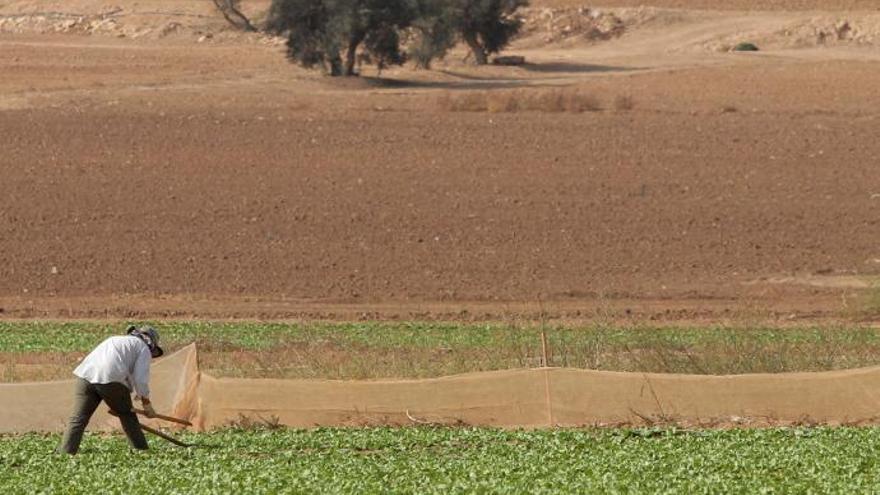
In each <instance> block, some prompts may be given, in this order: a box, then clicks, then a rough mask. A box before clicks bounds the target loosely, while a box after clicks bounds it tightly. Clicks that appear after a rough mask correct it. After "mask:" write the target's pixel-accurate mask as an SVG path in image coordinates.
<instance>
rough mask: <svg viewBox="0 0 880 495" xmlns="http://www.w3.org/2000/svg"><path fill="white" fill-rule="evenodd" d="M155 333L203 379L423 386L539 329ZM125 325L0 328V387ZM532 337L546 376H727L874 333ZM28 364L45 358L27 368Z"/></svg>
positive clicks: (645, 332)
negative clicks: (567, 370)
mask: <svg viewBox="0 0 880 495" xmlns="http://www.w3.org/2000/svg"><path fill="white" fill-rule="evenodd" d="M155 325H156V326H157V327H158V328H159V329H160V331H161V333H162V338H163V343H164V344H165V347H166V349H168V350H174V349H176V348H179V347H181V346H183V345H186V344H188V343H190V342H198V343H199V346H200V349H201V353H202V366H203V368H204V369H206V370H208V371H209V372H211V373H214V374H219V375H227V376H252V377H279V378H339V379H349V378H354V379H363V378H383V377H428V376H442V375H449V374H455V373H463V372H469V371H484V370H495V369H510V368H522V367H531V366H538V365H540V364H541V361H540V359H541V352H542V351H541V338H540V333H541V330H542V328H539V327H536V326H523V325H517V324H506V323H494V324H466V323H436V322H424V323H421V322H410V323H379V322H367V323H260V322H235V323H229V322H191V321H190V322H160V323H155ZM125 326H126V322H117V323H106V322H105V323H96V322H69V323H65V322H0V381H21V380H34V379H55V378H57V377H59V376H66V375H67V374H68V373H69V370H68V369H67V368H68V367H70V366H71V365H73V364H75V363H76V361H77V360H78V359H79V358H81V357H82V355H83V354H84V353H85V352H87V351H89V350H90V349H91V348H92V347H93V346H94V345H96V344H97V343H98V342H100V341H101V340H102V339H104V338H106V337H107V336H109V335H113V334H118V333H120V332H121V331H122V330H123V329H124V328H125ZM543 330H545V331H546V333H547V338H548V343H549V364H550V365H552V366H566V367H575V368H586V369H599V370H614V371H638V372H661V373H693V374H737V373H758V372H767V373H776V372H786V371H823V370H833V369H846V368H856V367H862V366H870V365H876V364H878V363H880V328H872V327H869V326H809V327H794V328H773V327H766V326H761V327H745V326H733V327H731V326H708V327H700V328H695V327H653V326H645V325H636V326H613V325H598V324H596V325H590V326H581V327H553V326H546V327H543ZM39 353H45V354H46V355H45V356H42V357H40V356H36V357H35V354H39ZM43 365H51V366H54V368H45V366H44V368H45V369H44V368H41V367H40V366H43ZM46 370H48V371H46ZM40 373H43V374H42V375H41V374H40Z"/></svg>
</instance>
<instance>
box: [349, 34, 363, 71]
mask: <svg viewBox="0 0 880 495" xmlns="http://www.w3.org/2000/svg"><path fill="white" fill-rule="evenodd" d="M365 37H366V34H365V33H362V32H355V33H352V34H351V37H350V38H349V39H348V50H347V51H346V52H345V75H346V76H354V75H357V74H356V73H355V71H354V67H355V65H356V64H357V49H358V47H359V46H361V42H363V41H364V38H365Z"/></svg>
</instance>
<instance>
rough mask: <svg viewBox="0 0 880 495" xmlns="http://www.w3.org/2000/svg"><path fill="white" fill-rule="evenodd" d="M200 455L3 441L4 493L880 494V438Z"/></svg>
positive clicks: (542, 436)
mask: <svg viewBox="0 0 880 495" xmlns="http://www.w3.org/2000/svg"><path fill="white" fill-rule="evenodd" d="M182 437H183V438H185V439H186V440H187V441H188V442H191V443H196V444H198V445H200V447H196V448H193V449H188V450H182V449H178V448H176V447H172V446H170V445H168V444H165V443H161V442H158V441H153V442H152V444H151V448H152V450H151V451H148V452H146V453H134V452H130V451H129V449H128V447H127V444H126V442H125V439H124V437H121V436H98V435H88V436H87V437H86V439H85V442H84V444H83V449H82V450H81V453H80V455H79V456H76V457H67V456H62V455H57V454H53V453H52V449H53V448H54V447H55V445H56V444H57V442H58V435H41V434H28V435H22V436H0V472H2V473H3V476H0V492H2V493H4V494H19V493H21V494H24V493H40V492H42V493H49V492H51V493H56V492H58V493H60V492H63V493H145V492H149V493H443V494H447V493H871V492H875V491H877V489H878V487H880V461H878V459H880V456H878V453H880V429H877V428H815V429H807V428H777V429H766V430H760V429H751V430H743V429H735V430H721V431H719V430H698V431H684V430H675V429H636V430H631V429H607V430H597V429H554V430H531V431H522V430H497V429H488V428H438V427H414V428H398V429H395V428H367V429H344V428H343V429H337V428H319V429H315V430H286V429H275V430H273V429H265V428H257V429H254V430H242V429H230V430H222V431H217V432H212V433H206V434H192V433H191V434H185V435H183V436H182Z"/></svg>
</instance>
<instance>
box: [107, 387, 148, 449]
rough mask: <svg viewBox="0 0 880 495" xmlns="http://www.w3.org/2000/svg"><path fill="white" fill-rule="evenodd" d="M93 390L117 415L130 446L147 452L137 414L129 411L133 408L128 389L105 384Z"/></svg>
mask: <svg viewBox="0 0 880 495" xmlns="http://www.w3.org/2000/svg"><path fill="white" fill-rule="evenodd" d="M95 388H96V389H97V390H98V393H99V394H101V398H102V399H104V402H106V403H107V405H108V406H110V409H112V410H113V411H115V412H116V413H117V414H119V422H120V423H122V429H123V431H125V436H127V437H128V441H129V443H131V446H132V447H134V448H136V449H138V450H147V439H146V438H144V431H143V430H141V423H140V421H138V418H137V414H135V413H134V412H132V410H131V409H132V407H133V406H132V403H131V392H130V391H129V390H128V387H126V386H125V385H123V384H121V383H107V384H103V385H95Z"/></svg>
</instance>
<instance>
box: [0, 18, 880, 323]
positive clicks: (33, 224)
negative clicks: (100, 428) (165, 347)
mask: <svg viewBox="0 0 880 495" xmlns="http://www.w3.org/2000/svg"><path fill="white" fill-rule="evenodd" d="M606 3H607V2H606ZM852 3H853V4H856V2H852ZM800 5H803V4H800ZM857 7H858V6H857ZM857 7H854V8H857ZM859 8H860V7H859ZM615 43H617V44H619V46H620V48H618V49H615V46H618V45H615ZM701 43H702V41H701ZM0 45H2V50H0V73H2V74H3V76H2V77H0V136H3V138H2V139H3V149H4V153H3V154H2V155H0V172H2V176H3V181H2V185H0V188H2V194H0V307H3V308H4V309H5V314H6V315H11V316H34V315H41V314H44V315H59V314H71V315H81V316H83V315H84V316H93V315H101V314H112V315H119V314H120V313H121V314H123V315H125V314H132V312H133V311H134V312H135V314H139V315H141V314H142V315H149V314H163V311H166V309H163V308H167V307H174V308H178V309H179V308H180V306H181V304H180V303H179V302H178V303H174V304H166V305H165V306H163V302H162V301H163V300H164V301H166V302H167V301H169V300H174V301H180V300H182V298H183V299H187V298H191V299H194V300H198V301H203V302H204V301H205V300H207V301H211V300H214V301H220V302H216V303H215V304H214V306H213V309H212V311H210V312H208V313H210V314H211V315H214V316H217V315H218V314H219V315H223V314H224V313H223V310H222V307H223V306H224V305H225V304H227V303H228V304H229V305H230V307H232V306H234V307H236V308H239V307H241V305H245V306H246V303H247V301H261V300H265V301H281V303H279V304H280V305H281V306H283V305H284V304H291V302H299V303H303V304H307V305H313V306H311V307H312V308H314V307H320V304H324V303H341V304H345V305H348V306H347V307H357V305H360V304H362V303H371V304H372V305H373V306H372V307H378V306H380V305H381V304H386V303H394V304H403V305H406V304H411V305H415V306H413V307H420V306H419V305H428V304H445V305H448V306H449V307H456V305H463V304H465V303H473V302H474V301H489V302H491V301H504V302H503V303H501V302H499V303H493V304H496V306H494V308H495V309H489V310H487V312H489V313H491V312H493V311H500V309H499V308H503V307H509V306H505V305H506V304H513V305H516V304H518V303H522V302H535V301H544V302H546V303H547V304H560V305H569V306H571V305H574V306H576V305H577V304H578V303H579V302H582V303H583V304H585V305H587V306H589V305H593V306H595V305H596V304H597V302H596V301H600V303H599V304H604V303H601V301H613V300H626V301H639V300H643V301H652V300H660V301H663V300H668V301H678V302H674V303H671V305H672V308H673V309H681V308H685V307H690V308H692V309H691V310H686V311H685V312H686V313H687V314H694V313H699V309H693V306H694V305H692V304H681V303H680V301H684V300H688V299H692V300H697V301H712V300H716V301H717V300H721V301H730V305H729V306H728V305H726V303H725V305H724V306H725V308H726V310H727V309H730V307H733V308H734V310H735V309H736V308H737V307H739V308H744V307H752V306H755V305H757V306H761V307H764V306H766V307H770V308H777V307H786V308H787V307H788V306H791V305H793V306H794V307H796V311H797V312H807V313H809V312H810V311H815V310H820V311H830V312H835V311H838V310H839V307H838V304H839V303H837V302H829V301H839V291H840V289H835V290H830V289H824V288H817V287H813V288H809V287H807V286H802V285H779V284H775V283H769V282H770V281H771V280H772V279H776V278H781V277H789V279H788V280H789V281H791V280H795V281H796V280H799V279H801V278H803V277H805V276H809V275H816V274H819V275H821V276H827V277H829V278H833V277H835V276H841V275H857V276H866V277H870V276H876V275H878V274H880V251H878V243H877V241H878V238H880V235H878V232H880V230H878V229H880V178H878V176H877V174H876V167H877V158H876V157H877V156H878V154H880V147H878V144H877V141H876V128H877V118H878V116H880V103H878V101H880V99H878V96H880V95H878V89H877V86H876V74H877V70H878V69H880V65H878V63H877V62H876V59H877V57H876V53H875V52H874V50H873V49H870V48H868V49H856V48H854V49H847V48H839V49H835V50H830V49H828V50H822V49H820V50H806V51H799V52H796V53H795V52H782V51H781V52H779V53H769V52H768V53H767V54H764V55H763V56H757V57H741V56H735V55H728V54H723V55H719V54H709V53H703V52H695V51H694V50H693V49H691V48H688V49H687V50H685V49H684V48H682V50H684V51H682V50H679V51H676V52H674V53H667V54H665V55H663V54H662V53H661V54H658V53H651V52H649V51H645V52H644V53H639V52H638V51H637V50H635V49H624V48H625V47H639V49H645V50H647V48H645V47H650V45H651V43H650V37H645V36H643V37H641V38H640V37H639V36H638V35H631V36H627V37H624V38H623V39H621V40H619V41H615V42H610V44H608V45H601V46H597V47H593V48H591V47H580V48H571V49H568V50H567V51H566V50H560V49H558V48H554V49H553V50H541V49H530V50H529V51H527V53H528V56H529V58H530V60H535V61H536V63H535V65H533V66H530V67H528V68H525V69H509V70H508V69H488V70H486V71H484V72H475V71H473V70H471V69H468V68H466V67H463V66H461V65H460V64H455V63H450V64H448V65H447V66H444V67H442V68H441V71H440V72H436V73H427V74H426V73H417V72H412V71H409V70H395V71H391V72H389V73H388V74H387V75H388V76H390V78H391V79H392V80H396V81H398V82H397V83H396V84H387V83H379V82H376V81H372V80H369V79H364V80H361V81H354V82H347V83H343V84H341V85H340V84H336V83H332V82H328V81H325V80H322V79H321V78H317V77H315V76H313V75H310V74H307V73H304V72H302V71H300V70H297V69H295V68H292V67H290V66H288V65H286V64H285V63H284V62H283V60H282V59H281V57H280V55H279V53H278V49H276V48H272V47H266V46H259V45H248V46H237V45H234V44H233V45H230V44H226V45H216V46H211V45H193V44H191V43H182V42H175V41H173V40H169V41H163V42H160V43H148V42H137V41H127V40H116V39H112V38H98V37H92V38H85V37H77V36H23V35H0ZM684 46H690V45H688V44H687V43H684V44H682V47H684ZM672 69H674V70H672ZM547 85H554V86H558V85H567V86H572V85H573V86H575V87H577V88H579V91H582V92H586V93H589V94H591V95H594V97H595V98H596V99H597V100H598V101H599V103H600V106H601V108H602V109H601V111H598V112H587V113H578V114H572V113H548V112H521V113H501V114H495V113H485V112H449V111H446V109H445V108H444V107H443V105H442V104H440V103H438V102H439V101H441V100H442V99H443V98H449V97H457V96H458V95H461V94H464V93H465V92H467V91H473V90H482V89H489V88H496V87H518V88H520V91H522V92H524V93H521V94H529V93H528V92H540V91H547V90H546V89H542V88H543V87H545V86H547ZM618 96H630V97H632V99H633V101H634V102H635V108H633V109H632V110H624V109H615V108H614V101H615V98H616V97H618ZM815 285H828V284H823V283H818V284H815ZM844 289H845V290H849V289H847V288H846V287H845V288H844ZM139 298H142V299H144V300H148V301H153V303H152V304H153V305H152V306H151V305H150V304H146V306H144V305H139V304H138V303H136V302H132V301H136V300H138V299H139ZM85 300H88V301H91V302H89V303H87V304H86V305H85V306H78V307H77V308H76V309H71V307H70V306H71V305H72V304H77V305H78V304H80V303H82V302H83V301H85ZM64 301H77V302H76V303H70V302H67V303H65V302H64ZM119 301H128V302H125V303H119ZM223 301H227V302H223ZM230 301H231V302H230ZM792 301H795V303H792ZM798 301H799V303H798ZM816 301H821V303H820V304H821V305H822V306H821V307H819V308H815V307H812V306H813V304H814V303H815V302H816ZM198 304H200V303H194V305H195V306H198ZM712 304H716V303H711V302H709V303H707V305H708V306H712ZM217 305H219V306H221V308H220V309H219V310H218V309H217ZM315 305H316V306H315ZM352 305H354V306H352ZM786 305H788V306H786ZM65 306H66V307H67V308H68V312H67V313H65V312H64V311H62V310H59V308H62V307H65ZM184 306H185V304H184ZM696 306H698V307H699V304H697V305H696ZM364 307H369V306H364ZM133 308H140V309H136V310H135V309H133ZM150 308H152V309H150ZM666 309H667V310H668V309H669V308H666ZM787 310H788V309H786V311H787ZM688 311H693V312H691V313H688ZM180 312H181V313H182V314H187V311H186V310H180ZM192 312H193V313H196V314H198V313H199V311H196V310H194V311H192ZM303 312H306V311H305V310H303ZM331 312H332V311H331ZM437 312H440V313H442V310H437ZM661 312H662V311H661ZM230 314H231V315H239V316H240V315H245V316H246V315H264V316H271V315H276V314H277V313H276V312H275V311H274V310H273V309H272V305H271V304H269V303H266V304H262V303H255V304H254V305H253V307H251V309H249V310H247V309H244V310H240V311H239V310H235V311H231V312H230ZM282 314H284V315H291V314H297V311H294V310H291V311H290V312H282ZM404 314H406V313H405V312H404Z"/></svg>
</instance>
